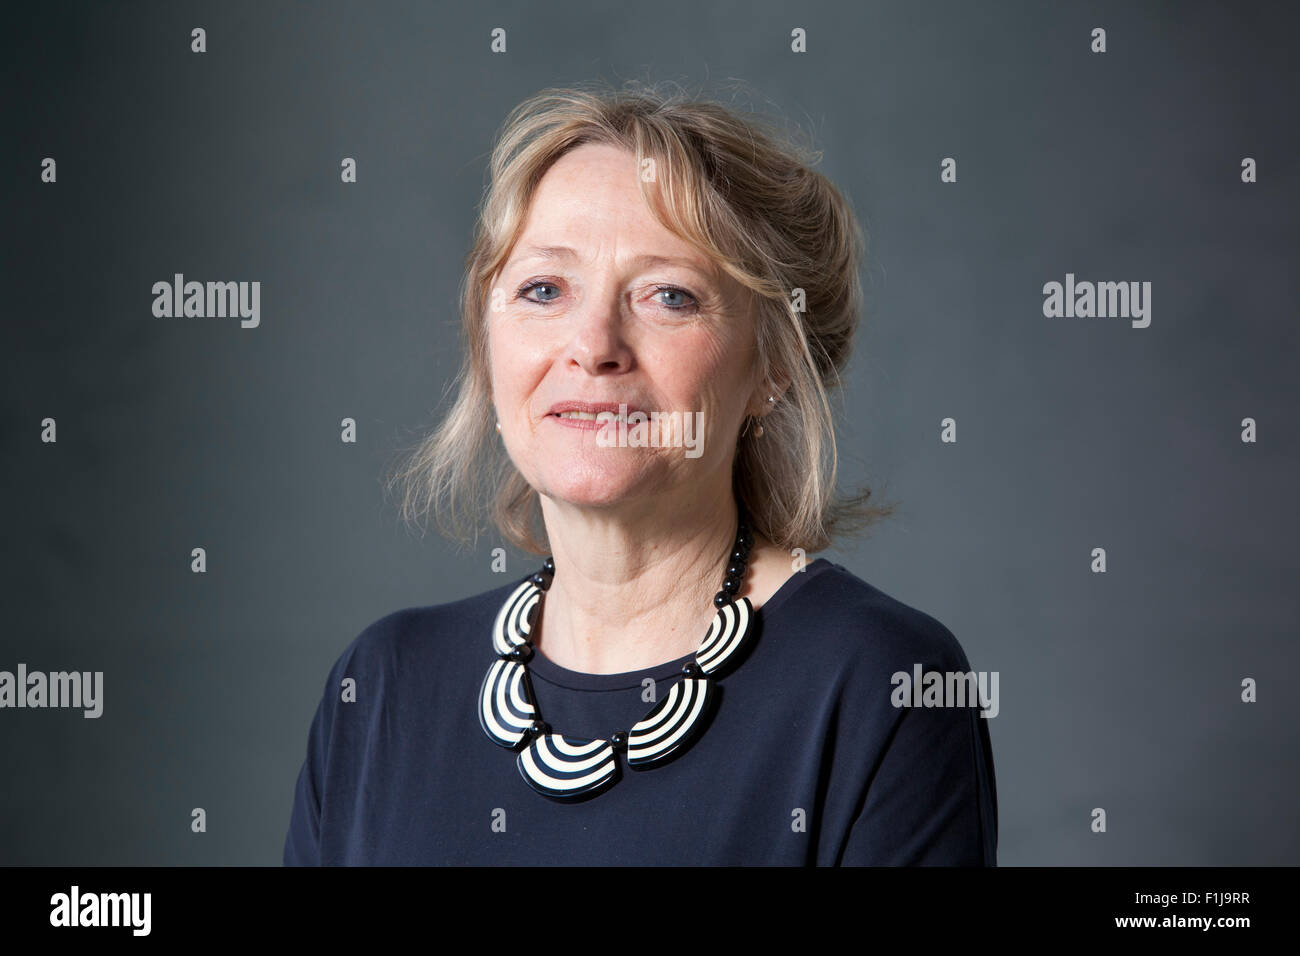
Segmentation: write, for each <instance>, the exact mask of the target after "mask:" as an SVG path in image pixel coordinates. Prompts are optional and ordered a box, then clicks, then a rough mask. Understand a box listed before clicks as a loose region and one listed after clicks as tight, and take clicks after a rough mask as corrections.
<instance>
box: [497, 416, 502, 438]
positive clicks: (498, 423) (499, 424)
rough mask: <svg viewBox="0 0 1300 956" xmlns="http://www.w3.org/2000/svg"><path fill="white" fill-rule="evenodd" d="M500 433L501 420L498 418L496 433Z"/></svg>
mask: <svg viewBox="0 0 1300 956" xmlns="http://www.w3.org/2000/svg"><path fill="white" fill-rule="evenodd" d="M500 432H501V419H499V418H498V419H497V433H498V434H500Z"/></svg>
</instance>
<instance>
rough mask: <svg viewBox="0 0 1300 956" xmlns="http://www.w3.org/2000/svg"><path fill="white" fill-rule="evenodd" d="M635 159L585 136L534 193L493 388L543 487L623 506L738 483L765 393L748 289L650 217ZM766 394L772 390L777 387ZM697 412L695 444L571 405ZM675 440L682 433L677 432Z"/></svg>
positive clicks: (577, 501)
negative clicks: (638, 437) (657, 436)
mask: <svg viewBox="0 0 1300 956" xmlns="http://www.w3.org/2000/svg"><path fill="white" fill-rule="evenodd" d="M639 175H640V170H639V168H638V166H637V163H636V157H635V156H634V155H633V154H632V153H630V152H627V151H624V150H621V149H618V148H615V147H612V146H607V145H597V144H584V145H583V146H579V147H577V148H576V149H574V150H572V151H570V152H569V153H567V154H565V155H564V156H563V157H561V158H560V159H559V160H558V161H557V162H556V163H555V164H554V165H553V166H552V167H551V168H550V169H549V170H548V171H547V173H546V175H545V176H544V177H543V178H542V180H541V182H540V183H539V184H538V187H537V189H536V191H535V193H534V196H533V200H532V204H531V207H530V209H529V212H528V216H527V219H526V221H525V224H524V229H523V232H522V233H521V234H520V237H519V239H518V241H517V242H516V244H515V246H514V248H513V249H512V250H511V252H510V255H509V257H508V259H507V261H506V263H505V265H504V266H503V268H502V270H501V272H500V274H499V275H498V276H497V279H496V281H495V283H494V284H493V287H492V290H491V293H490V299H489V303H488V307H487V316H486V318H487V322H488V342H489V348H490V352H491V360H490V364H491V384H492V398H493V404H494V405H495V412H496V416H497V417H498V418H499V419H500V421H501V438H502V440H503V441H504V442H505V446H506V450H507V451H508V452H509V454H510V457H511V459H512V461H513V462H514V463H515V466H516V467H517V468H518V469H519V471H520V472H521V473H522V474H523V476H524V477H525V479H526V480H527V481H528V482H529V484H530V485H532V487H533V488H535V489H537V491H539V492H540V493H541V494H543V495H545V496H547V497H549V498H551V499H554V500H558V501H564V502H568V503H570V504H574V505H590V506H602V505H614V504H620V503H629V502H632V501H635V500H636V499H642V501H643V503H648V502H649V499H650V498H652V497H657V496H661V495H663V494H664V493H665V492H669V493H673V494H674V495H676V496H678V500H679V501H681V502H682V503H683V505H687V504H689V503H691V502H693V501H698V500H710V501H714V500H716V498H717V496H718V495H721V494H725V493H727V492H729V490H730V486H731V465H732V457H733V454H734V451H735V437H736V435H737V433H738V431H739V428H740V424H741V422H742V420H743V418H744V416H745V415H747V414H755V413H757V412H758V411H759V408H760V407H761V406H760V405H759V404H758V403H759V402H761V401H762V398H761V397H758V396H757V389H758V386H759V382H758V381H757V380H756V379H755V377H754V376H755V373H754V369H755V367H756V363H755V361H754V328H753V317H752V315H751V314H750V313H749V311H748V308H747V301H748V297H747V294H746V290H745V289H744V288H743V287H742V286H740V285H739V283H737V282H735V280H733V279H731V278H730V277H729V276H726V275H725V273H721V272H720V270H715V269H714V268H712V266H711V264H710V262H709V260H708V259H707V257H705V256H703V255H702V254H701V253H699V252H697V251H696V250H695V249H694V248H692V247H691V246H690V245H689V244H688V243H686V242H685V241H684V240H682V239H679V238H677V237H676V236H674V235H673V234H672V233H670V232H669V231H668V230H666V229H665V228H664V227H663V226H661V225H660V224H659V223H658V221H657V220H656V219H655V218H654V216H653V215H652V214H651V212H650V209H649V208H648V207H647V206H646V204H645V201H644V200H643V199H642V197H641V191H640V189H639V186H638V176H639ZM763 394H764V395H766V393H763ZM570 402H578V403H605V402H612V403H615V405H617V404H618V403H620V402H621V403H626V404H627V406H628V408H629V411H631V410H632V409H640V410H642V411H643V412H645V413H646V415H647V416H649V415H650V413H651V412H659V413H672V412H676V413H677V416H676V420H677V422H679V423H681V424H683V425H685V424H686V416H687V415H688V414H690V413H697V412H702V413H703V415H702V426H703V430H702V432H701V431H700V430H699V429H698V428H697V427H696V423H697V422H698V421H699V418H698V417H697V416H695V415H693V414H692V415H691V419H690V427H692V428H695V432H694V435H693V440H694V442H695V443H696V447H695V448H693V449H692V448H688V447H685V445H684V444H683V442H684V441H685V440H686V439H687V438H690V437H691V436H690V434H689V433H687V434H686V435H683V434H682V430H681V428H678V429H677V431H676V433H675V434H676V436H677V438H676V446H674V445H673V444H671V443H670V442H665V441H663V440H662V439H661V441H660V443H659V447H632V439H633V434H634V433H633V430H632V429H631V428H629V431H628V433H627V434H628V438H629V441H628V443H627V444H626V445H625V446H623V447H619V446H618V445H614V446H610V445H609V444H608V441H607V439H608V438H615V439H616V438H617V431H616V426H615V428H606V430H605V431H604V433H603V435H602V433H601V431H599V430H598V428H597V427H596V426H597V423H595V422H592V421H581V420H573V419H571V418H570V419H567V420H566V419H564V418H561V417H559V416H558V415H557V414H556V413H555V412H554V409H555V406H556V405H559V404H563V403H570ZM669 437H671V436H669Z"/></svg>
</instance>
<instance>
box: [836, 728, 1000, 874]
mask: <svg viewBox="0 0 1300 956" xmlns="http://www.w3.org/2000/svg"><path fill="white" fill-rule="evenodd" d="M839 862H840V863H841V865H845V866H996V865H997V790H996V780H995V776H994V770H993V750H992V746H991V744H990V741H989V732H988V722H987V718H984V717H981V716H980V713H979V710H978V709H976V708H973V707H970V708H955V707H933V708H927V707H913V708H902V709H901V710H900V716H899V719H898V722H897V724H896V725H895V728H894V734H893V738H892V739H891V740H890V742H889V744H888V746H887V748H886V750H885V753H884V756H883V757H882V758H881V760H880V763H879V766H878V767H877V768H876V771H875V773H874V775H873V776H872V779H871V781H870V783H869V785H868V788H867V794H866V799H865V801H864V803H863V806H862V809H861V811H860V812H859V814H858V816H857V818H856V820H855V821H854V824H853V826H852V828H851V830H850V832H849V835H848V838H847V840H846V841H845V846H844V852H843V855H842V858H841V860H840V861H839Z"/></svg>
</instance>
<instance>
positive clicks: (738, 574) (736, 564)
mask: <svg viewBox="0 0 1300 956" xmlns="http://www.w3.org/2000/svg"><path fill="white" fill-rule="evenodd" d="M744 576H745V562H744V561H733V562H731V564H730V565H729V566H728V568H727V577H729V578H736V579H737V580H739V579H741V578H743V577H744Z"/></svg>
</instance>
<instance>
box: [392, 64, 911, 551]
mask: <svg viewBox="0 0 1300 956" xmlns="http://www.w3.org/2000/svg"><path fill="white" fill-rule="evenodd" d="M584 143H601V144H608V145H613V146H617V147H621V148H624V149H626V150H628V151H630V152H632V153H634V154H635V156H636V159H637V165H638V168H643V165H644V161H645V160H647V159H652V160H653V161H654V165H655V170H656V175H655V176H654V177H652V178H648V177H644V176H643V177H640V179H641V192H642V195H643V196H644V197H645V199H646V202H647V204H648V205H649V207H650V209H651V210H652V211H653V213H654V215H655V216H656V218H657V219H658V220H659V221H660V222H661V223H663V225H664V227H665V228H667V229H669V230H670V231H672V232H673V233H674V234H675V235H677V236H680V237H681V238H682V239H684V240H686V241H687V242H690V243H692V244H693V245H694V246H695V247H697V248H699V249H700V250H701V252H703V253H704V254H706V255H707V256H708V257H709V258H710V259H711V260H712V261H713V262H714V263H715V264H716V265H717V266H718V267H720V268H721V269H722V270H724V271H725V272H726V273H727V274H728V275H730V276H731V277H733V278H734V279H736V280H737V281H738V282H739V283H741V284H742V285H743V286H744V287H746V288H747V289H749V290H750V293H751V296H750V298H751V301H752V302H753V307H754V310H755V319H756V337H757V353H758V361H759V362H760V363H761V365H762V368H763V370H764V371H765V373H766V379H767V381H769V382H777V383H780V385H783V386H784V389H785V390H784V393H781V392H780V391H778V390H776V389H774V390H773V392H772V394H773V395H775V396H777V402H776V404H775V406H774V407H773V408H772V409H771V411H770V413H769V414H767V415H766V416H765V417H764V418H763V419H762V422H763V429H764V431H763V436H762V437H761V438H758V437H756V436H755V435H754V431H753V429H751V428H749V427H748V426H749V424H750V423H749V422H748V421H746V427H745V428H743V429H741V432H740V434H739V435H738V436H737V452H736V460H735V466H734V470H733V479H732V487H733V492H734V494H735V496H736V500H737V502H738V503H739V504H740V505H741V506H742V507H743V508H744V509H745V511H746V512H747V513H748V515H749V518H750V526H751V527H752V528H753V530H754V531H755V532H756V533H759V534H762V535H764V536H765V537H767V538H768V539H769V540H771V541H772V542H774V543H775V544H776V545H777V546H778V547H781V548H783V549H786V550H790V549H793V548H796V547H800V548H803V549H804V550H805V551H806V552H815V551H821V550H824V549H825V548H827V547H828V546H829V545H830V543H831V539H832V536H833V535H835V534H839V533H844V532H857V531H861V530H863V529H865V528H867V527H869V526H870V525H872V524H873V523H874V522H875V521H876V520H877V519H879V518H881V517H884V516H886V515H889V514H891V513H892V512H893V510H894V509H893V506H892V505H890V506H872V505H868V503H867V499H868V498H869V497H870V496H871V491H870V489H862V490H861V491H859V492H857V493H855V494H852V495H841V494H840V493H839V492H838V491H837V490H836V488H835V475H836V469H837V463H838V454H837V451H836V445H835V427H834V419H833V416H832V413H831V408H830V404H829V401H828V395H829V393H830V391H831V390H833V389H835V388H837V387H838V386H839V385H840V373H841V371H842V370H843V368H844V365H845V363H846V362H847V360H848V357H849V353H850V345H851V341H852V337H853V332H854V329H855V328H856V326H857V323H858V318H859V314H860V312H861V308H862V291H861V285H860V282H859V278H858V268H859V265H860V263H861V260H862V256H863V251H864V248H865V241H864V239H863V236H862V232H861V229H860V227H859V226H858V224H857V220H856V218H855V217H854V215H853V211H852V208H851V207H850V206H849V203H848V201H847V200H846V199H845V198H844V196H842V195H841V193H840V191H839V190H838V189H836V187H835V186H834V185H833V184H832V183H831V182H830V181H829V180H828V179H827V178H826V177H825V176H823V175H822V174H820V173H818V172H816V171H814V170H812V169H811V168H810V167H811V166H812V165H813V164H814V163H815V162H816V161H817V160H818V159H819V158H820V156H819V154H817V153H815V152H813V151H811V150H806V149H804V148H802V147H799V146H797V145H795V144H794V143H793V142H792V141H790V140H788V139H786V138H785V137H783V136H781V135H780V134H779V133H777V132H776V131H775V129H774V128H772V127H771V126H769V125H768V124H767V123H766V122H764V121H763V120H761V119H759V118H757V117H755V116H752V115H751V116H742V115H740V114H739V113H738V112H737V111H735V110H734V109H732V108H728V107H726V106H723V105H721V104H719V103H716V102H711V101H707V100H702V99H697V98H693V97H689V96H687V95H686V94H685V93H683V92H680V91H678V92H675V93H662V92H659V91H658V90H656V89H655V88H653V87H651V86H647V85H642V84H629V87H628V88H626V89H624V90H615V89H609V88H597V87H591V88H581V87H571V88H565V89H547V90H543V91H541V92H540V93H537V94H535V95H534V96H532V97H530V98H528V99H527V100H525V101H524V102H523V103H521V104H520V105H519V106H517V107H516V108H515V109H514V110H513V111H512V112H511V113H510V115H509V117H508V118H507V119H506V121H505V124H504V126H503V127H502V129H501V131H500V133H499V135H498V138H497V141H496V144H495V147H494V149H493V151H492V156H491V161H490V164H489V182H488V186H487V189H486V191H485V193H484V197H483V202H482V204H481V206H480V212H479V217H478V223H477V227H476V229H475V236H474V242H473V245H472V247H471V249H470V251H469V255H468V257H467V259H466V263H465V274H464V280H463V282H462V287H461V294H460V305H461V322H462V340H463V341H462V344H463V346H464V362H463V365H462V368H461V370H460V374H459V376H458V381H459V385H460V388H459V394H458V396H457V398H456V400H455V403H454V404H453V405H452V407H451V409H450V411H449V412H448V414H447V416H446V417H445V419H444V420H443V421H442V422H441V424H439V425H438V427H437V428H436V429H435V430H434V431H433V432H432V433H431V434H429V435H428V436H427V437H426V438H424V439H423V440H422V441H420V442H419V444H418V445H417V446H416V447H415V449H414V451H413V453H411V454H410V455H409V458H408V459H407V461H406V462H405V464H404V466H403V467H402V468H401V469H400V470H399V471H398V472H397V473H395V474H393V475H392V476H391V477H390V480H389V482H388V484H389V486H390V487H392V486H394V485H400V486H401V487H402V501H401V514H402V517H403V518H404V519H406V520H407V521H410V522H413V523H419V524H423V523H424V520H423V519H426V518H427V516H428V515H429V513H430V512H432V513H433V514H434V515H435V517H436V520H437V524H438V527H439V529H440V530H441V531H442V532H443V533H444V534H446V535H447V536H449V537H452V538H455V539H458V540H460V541H461V542H463V543H470V541H471V537H472V539H473V541H474V542H476V541H477V537H478V527H479V517H480V516H481V515H482V514H483V512H484V508H485V506H487V507H488V508H490V514H491V518H492V521H493V523H494V524H495V525H496V527H497V529H498V530H499V531H500V533H501V534H502V536H503V537H504V538H505V539H506V540H507V541H509V542H510V543H511V544H513V545H514V546H515V547H517V548H520V549H522V550H524V551H527V552H531V553H533V554H547V553H549V547H548V545H547V542H546V529H545V526H544V524H543V522H542V516H541V508H540V503H539V496H538V494H537V492H536V491H535V490H534V489H533V488H532V487H531V486H529V485H528V483H527V482H526V481H525V480H524V478H523V476H522V475H521V474H520V473H519V471H518V469H516V468H515V466H514V464H513V463H512V462H511V461H510V458H509V456H508V455H507V454H506V452H505V450H504V447H503V446H502V443H501V442H500V441H497V440H496V434H495V428H494V424H493V416H492V415H490V414H486V413H485V409H487V408H489V407H490V398H489V394H490V388H489V372H488V369H489V365H488V358H489V356H488V346H487V330H486V326H485V322H484V318H485V316H484V312H485V306H486V304H487V302H488V300H489V296H490V294H491V284H492V282H493V280H494V279H495V277H496V275H497V273H498V272H499V271H500V269H501V267H502V265H503V264H504V263H505V261H506V257H507V256H508V255H509V253H510V250H511V248H512V247H513V245H514V243H515V241H516V239H517V238H518V235H519V232H520V231H521V230H522V228H523V225H524V222H525V219H526V216H527V211H528V205H529V202H530V201H531V198H532V195H533V192H534V190H535V189H536V187H537V184H538V183H539V182H540V180H541V178H542V176H543V175H544V174H545V173H546V171H547V170H548V169H549V168H550V167H551V165H552V164H553V163H555V161H556V160H558V159H559V158H560V157H561V156H563V155H564V154H565V153H567V152H568V151H569V150H571V149H573V148H575V147H577V146H579V145H581V144H584ZM796 290H803V297H804V301H803V307H804V310H803V311H798V310H797V309H796ZM453 384H454V383H453Z"/></svg>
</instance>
